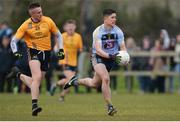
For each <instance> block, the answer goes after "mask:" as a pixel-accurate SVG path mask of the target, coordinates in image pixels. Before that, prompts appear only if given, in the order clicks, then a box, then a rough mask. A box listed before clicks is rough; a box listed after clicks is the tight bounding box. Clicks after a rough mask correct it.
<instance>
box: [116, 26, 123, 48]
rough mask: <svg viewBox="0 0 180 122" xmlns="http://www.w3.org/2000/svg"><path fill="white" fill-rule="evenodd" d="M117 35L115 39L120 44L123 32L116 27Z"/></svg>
mask: <svg viewBox="0 0 180 122" xmlns="http://www.w3.org/2000/svg"><path fill="white" fill-rule="evenodd" d="M117 36H118V39H117V41H118V44H119V45H120V44H121V43H122V42H123V41H124V33H123V32H122V31H121V30H120V29H118V31H117Z"/></svg>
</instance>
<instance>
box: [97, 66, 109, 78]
mask: <svg viewBox="0 0 180 122" xmlns="http://www.w3.org/2000/svg"><path fill="white" fill-rule="evenodd" d="M94 70H95V72H96V73H97V75H98V76H99V77H100V78H101V79H109V73H108V71H107V69H106V66H105V65H104V64H102V63H99V64H96V65H95V66H94Z"/></svg>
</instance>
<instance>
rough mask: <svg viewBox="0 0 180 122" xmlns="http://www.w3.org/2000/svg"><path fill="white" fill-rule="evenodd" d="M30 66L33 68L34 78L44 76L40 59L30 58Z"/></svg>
mask: <svg viewBox="0 0 180 122" xmlns="http://www.w3.org/2000/svg"><path fill="white" fill-rule="evenodd" d="M29 67H30V70H31V74H32V78H40V79H41V78H42V74H41V68H40V67H41V63H40V62H39V61H38V60H30V61H29Z"/></svg>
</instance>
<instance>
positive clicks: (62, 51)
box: [57, 49, 65, 60]
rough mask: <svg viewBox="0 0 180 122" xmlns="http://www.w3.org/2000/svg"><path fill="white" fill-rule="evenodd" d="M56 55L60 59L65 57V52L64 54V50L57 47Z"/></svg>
mask: <svg viewBox="0 0 180 122" xmlns="http://www.w3.org/2000/svg"><path fill="white" fill-rule="evenodd" d="M57 57H58V59H59V60H62V59H64V58H65V54H64V50H63V49H59V51H58V53H57Z"/></svg>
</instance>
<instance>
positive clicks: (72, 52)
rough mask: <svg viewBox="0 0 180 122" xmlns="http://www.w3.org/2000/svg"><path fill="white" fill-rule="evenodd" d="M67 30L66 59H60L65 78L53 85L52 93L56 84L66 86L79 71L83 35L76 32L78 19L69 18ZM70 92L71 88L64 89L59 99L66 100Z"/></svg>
mask: <svg viewBox="0 0 180 122" xmlns="http://www.w3.org/2000/svg"><path fill="white" fill-rule="evenodd" d="M64 30H65V32H64V33H63V34H62V37H63V40H64V42H63V45H64V52H65V55H66V57H65V59H64V60H62V61H60V62H59V63H60V65H62V66H63V68H64V72H63V73H64V75H65V78H63V79H61V80H59V81H58V82H57V84H55V85H53V86H52V88H51V95H53V94H54V92H55V89H56V86H64V85H65V83H66V82H67V81H68V80H70V78H71V77H73V76H74V75H75V74H76V72H77V63H78V53H79V52H80V53H81V52H82V51H83V44H82V37H81V35H80V34H78V33H77V32H75V30H76V21H75V20H72V19H70V20H67V21H66V23H65V25H64ZM68 92H69V89H66V90H63V91H62V92H61V93H60V98H59V100H60V101H61V102H63V101H64V98H65V96H66V94H67V93H68Z"/></svg>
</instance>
